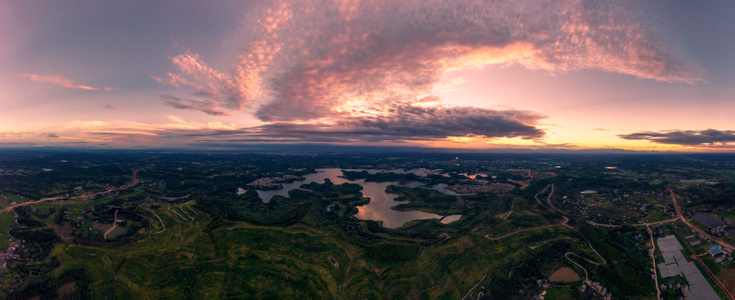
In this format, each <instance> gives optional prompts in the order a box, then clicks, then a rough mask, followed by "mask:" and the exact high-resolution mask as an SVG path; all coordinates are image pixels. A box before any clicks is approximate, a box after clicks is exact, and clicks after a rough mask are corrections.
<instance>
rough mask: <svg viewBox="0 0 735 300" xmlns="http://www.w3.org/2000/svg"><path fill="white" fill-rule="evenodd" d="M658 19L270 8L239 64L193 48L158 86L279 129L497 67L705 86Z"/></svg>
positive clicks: (253, 20)
mask: <svg viewBox="0 0 735 300" xmlns="http://www.w3.org/2000/svg"><path fill="white" fill-rule="evenodd" d="M650 19H651V18H650V12H645V11H642V10H641V9H640V7H638V6H637V4H636V2H625V3H623V2H618V1H585V0H568V1H551V0H549V1H509V2H496V1H485V0H467V1H440V0H420V1H419V0H413V1H412V0H405V1H389V0H365V1H342V0H298V1H297V0H293V1H286V0H284V1H270V2H268V3H267V4H261V7H260V8H257V9H254V10H253V11H252V14H251V15H247V16H246V17H245V18H244V21H243V24H242V26H241V28H242V29H241V30H240V32H239V33H238V35H237V37H236V38H235V41H234V42H233V43H231V44H232V45H235V46H233V47H234V48H236V51H235V54H234V55H233V59H232V62H231V63H230V64H227V65H223V66H217V67H213V66H210V65H208V64H206V63H204V62H203V59H202V58H201V57H200V56H199V55H198V54H196V53H194V52H192V51H185V53H183V54H181V55H178V56H175V57H173V58H172V62H173V64H174V65H175V66H176V67H177V68H178V69H179V70H178V71H177V72H172V73H169V74H167V76H164V77H154V79H155V80H157V81H159V82H162V83H166V84H171V85H174V86H178V87H188V88H190V89H191V91H192V92H191V96H192V97H193V98H194V100H188V101H189V102H186V103H182V102H181V101H172V100H166V99H164V101H166V102H167V103H168V104H169V105H172V106H174V107H177V108H182V109H190V110H201V111H204V112H206V113H210V114H212V112H216V113H218V114H224V113H229V112H234V111H239V110H243V109H245V108H248V107H253V108H255V115H256V116H257V117H258V118H259V119H260V120H263V121H271V122H289V121H306V120H316V119H319V118H326V117H329V118H344V117H348V116H346V115H345V114H344V111H343V110H342V108H343V106H345V105H353V106H354V105H356V104H359V103H362V105H364V106H365V107H370V106H371V105H372V103H374V102H376V101H384V100H385V99H395V98H400V97H401V96H409V97H417V96H418V95H423V94H427V93H431V92H432V90H434V89H438V91H440V90H442V89H444V88H447V87H445V86H442V85H441V84H440V82H441V81H442V78H443V77H444V75H445V74H446V73H447V72H451V71H452V70H458V69H464V68H478V67H482V66H485V65H490V64H520V65H523V66H525V67H527V68H529V69H543V70H548V71H550V72H554V73H563V72H570V71H575V70H587V69H592V70H602V71H606V72H612V73H620V74H627V75H631V76H635V77H638V78H647V79H653V80H658V81H665V82H686V83H696V82H699V81H701V79H702V75H701V72H700V71H699V70H698V69H697V68H696V67H695V66H693V65H692V64H691V63H690V62H689V61H688V59H687V57H686V56H685V55H684V54H682V51H680V50H678V49H679V48H678V47H677V45H676V43H675V42H673V41H672V40H670V39H667V36H666V34H664V33H663V32H662V30H659V29H658V28H656V25H655V22H654V21H651V20H650ZM458 84H461V81H457V82H456V83H454V84H453V85H455V86H456V85H458ZM448 88H452V84H450V85H449V86H448Z"/></svg>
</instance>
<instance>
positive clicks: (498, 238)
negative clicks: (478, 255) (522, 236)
mask: <svg viewBox="0 0 735 300" xmlns="http://www.w3.org/2000/svg"><path fill="white" fill-rule="evenodd" d="M567 222H569V218H567V217H564V220H562V221H561V223H559V224H549V225H544V226H539V227H533V228H526V229H521V230H518V231H513V232H511V233H508V234H506V235H504V236H499V237H490V236H489V235H485V238H486V239H488V240H491V241H497V240H502V239H504V238H507V237H509V236H511V235H514V234H518V233H521V232H526V231H531V230H537V229H544V228H551V227H556V226H564V225H567Z"/></svg>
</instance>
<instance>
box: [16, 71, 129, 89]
mask: <svg viewBox="0 0 735 300" xmlns="http://www.w3.org/2000/svg"><path fill="white" fill-rule="evenodd" d="M20 75H21V76H24V77H28V79H30V80H32V81H35V82H43V83H49V84H51V85H55V86H57V87H60V88H65V89H80V90H88V91H105V92H109V91H114V90H117V88H111V87H103V88H95V87H91V86H86V85H81V84H78V83H75V82H74V81H71V80H70V79H69V78H66V77H64V76H60V75H56V76H43V75H36V74H27V73H26V74H20Z"/></svg>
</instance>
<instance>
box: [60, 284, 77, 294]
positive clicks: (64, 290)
mask: <svg viewBox="0 0 735 300" xmlns="http://www.w3.org/2000/svg"><path fill="white" fill-rule="evenodd" d="M76 286H77V282H76V281H72V282H67V283H64V284H62V285H61V286H59V287H58V288H57V289H56V294H57V295H59V296H63V295H68V294H71V293H73V292H74V290H75V289H76Z"/></svg>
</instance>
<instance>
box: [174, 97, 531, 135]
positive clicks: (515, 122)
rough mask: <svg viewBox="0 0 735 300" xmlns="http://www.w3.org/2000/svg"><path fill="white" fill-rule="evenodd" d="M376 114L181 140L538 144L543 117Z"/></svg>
mask: <svg viewBox="0 0 735 300" xmlns="http://www.w3.org/2000/svg"><path fill="white" fill-rule="evenodd" d="M382 110H383V111H382V114H379V115H363V116H357V117H354V118H345V119H339V120H337V121H335V122H329V123H325V122H314V123H292V122H276V123H270V124H266V125H262V126H257V127H250V128H240V129H238V130H205V131H194V132H190V133H186V134H185V135H186V136H190V137H196V138H202V137H205V138H210V140H209V141H215V140H225V141H240V142H244V141H247V142H273V141H292V142H324V143H332V142H342V143H344V142H357V143H360V142H380V141H427V140H442V139H446V138H450V137H471V138H483V139H493V138H500V137H508V138H512V137H518V138H523V139H538V138H541V137H543V135H544V131H543V130H541V129H539V128H537V127H535V126H533V125H528V124H534V123H536V122H537V121H538V120H539V119H541V118H543V116H540V115H537V114H534V113H531V112H527V111H501V110H491V109H484V108H476V107H445V106H437V107H423V106H414V105H410V104H404V103H402V104H394V105H392V106H386V107H383V108H382Z"/></svg>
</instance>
